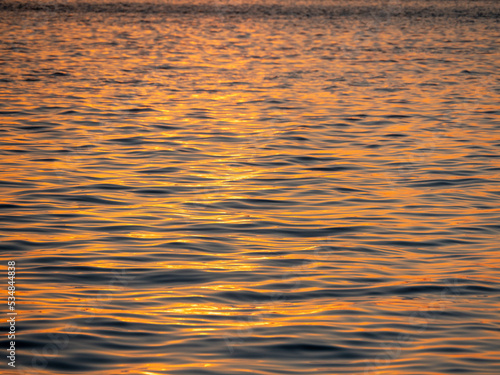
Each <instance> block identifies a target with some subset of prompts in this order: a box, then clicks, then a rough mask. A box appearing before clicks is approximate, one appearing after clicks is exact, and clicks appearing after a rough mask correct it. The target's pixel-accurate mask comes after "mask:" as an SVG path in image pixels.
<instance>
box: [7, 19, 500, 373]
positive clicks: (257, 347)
mask: <svg viewBox="0 0 500 375" xmlns="http://www.w3.org/2000/svg"><path fill="white" fill-rule="evenodd" d="M101 21H102V22H101ZM160 21H161V20H159V19H156V18H155V17H152V18H151V20H149V21H148V22H144V23H141V22H135V23H130V24H129V23H121V21H117V20H104V19H101V20H100V21H99V22H98V26H99V27H95V26H94V27H93V28H89V24H90V25H93V22H97V21H89V20H87V21H82V20H66V21H57V22H56V21H54V24H50V23H48V24H47V25H38V26H36V25H34V26H33V27H34V29H33V32H32V33H29V32H28V30H22V29H20V28H19V27H16V26H15V25H10V26H11V27H12V29H8V28H6V25H2V29H3V32H5V33H6V35H8V36H9V37H10V38H11V39H10V40H14V41H17V42H16V43H21V44H22V43H24V44H23V45H24V46H26V47H25V48H31V49H33V50H36V51H37V53H36V54H35V53H31V55H30V56H31V57H29V58H28V57H26V56H25V55H23V54H20V53H19V54H18V53H16V52H15V51H14V50H8V49H7V47H9V45H8V42H4V43H3V47H4V49H7V52H8V53H10V55H8V58H9V59H10V60H9V61H11V62H15V63H16V64H10V65H8V66H7V67H6V68H5V70H4V72H3V74H4V75H8V76H9V77H11V78H12V79H13V80H17V81H15V82H16V84H15V85H14V84H13V85H12V86H10V87H7V89H6V90H5V91H3V92H2V99H6V100H5V103H6V104H4V105H3V106H2V110H5V111H14V112H15V113H11V114H9V115H8V119H7V121H6V122H5V123H4V126H5V129H7V130H6V132H4V133H3V134H2V141H3V145H2V151H3V153H2V164H3V166H4V167H3V169H2V171H1V172H0V173H1V181H3V182H6V184H5V185H2V193H3V194H2V200H1V203H2V204H3V205H5V207H6V209H8V210H9V212H8V215H9V216H10V218H11V219H10V220H11V221H5V220H4V224H6V225H5V229H3V230H2V231H1V235H2V237H3V240H4V241H5V242H6V243H7V244H8V245H9V246H12V248H13V249H17V250H15V252H16V253H15V255H13V253H10V254H7V255H2V259H7V257H10V258H12V257H13V256H14V257H15V258H16V261H17V262H19V264H20V267H19V268H20V270H19V285H20V286H19V289H20V292H19V304H18V309H19V311H20V312H21V314H22V320H23V321H24V322H25V323H24V324H25V325H24V332H22V333H21V334H20V335H19V336H20V337H21V339H25V340H26V341H29V340H30V339H31V340H32V342H33V343H34V344H33V346H34V347H36V348H38V349H39V350H42V349H43V348H44V341H43V340H44V339H45V338H46V337H48V335H49V334H54V333H57V334H59V335H62V336H61V337H63V338H66V339H67V340H68V342H69V343H68V344H64V345H62V344H61V346H60V347H59V349H57V350H55V351H52V352H50V351H47V352H48V353H47V354H43V358H44V360H45V361H46V363H47V364H46V367H44V368H38V369H35V370H34V369H33V368H30V367H29V366H30V365H29V364H24V366H25V371H27V373H30V371H36V372H34V373H46V374H49V373H51V374H52V373H54V374H55V373H64V372H65V371H66V370H67V369H65V368H64V366H62V367H51V365H50V363H51V361H62V362H63V363H64V362H65V361H66V362H71V361H75V363H76V365H75V366H77V367H78V366H83V365H86V363H85V362H88V361H87V360H79V358H80V357H78V356H79V355H80V356H82V358H86V357H85V356H87V357H90V358H92V356H93V355H94V356H96V358H97V362H96V363H97V365H96V366H95V367H92V366H90V367H89V368H88V369H87V370H85V371H87V372H89V373H90V372H95V373H99V374H110V375H111V374H117V373H126V374H155V375H156V374H171V373H197V372H198V371H201V370H202V369H209V370H211V371H212V372H210V373H209V374H213V373H215V374H236V373H238V374H242V373H255V374H278V373H280V374H281V373H285V372H286V371H291V372H297V371H300V372H302V371H304V369H307V371H308V373H311V374H332V373H337V372H336V371H338V369H342V368H344V367H342V366H345V368H348V370H349V371H350V372H351V373H361V372H363V371H365V367H366V366H367V363H368V364H375V365H374V366H375V367H376V372H373V373H377V374H413V373H415V371H416V370H415V369H414V368H412V367H411V365H415V366H417V368H418V365H419V364H420V365H421V364H422V363H425V361H427V360H428V358H431V357H432V358H434V357H436V358H434V359H433V361H436V362H437V363H440V364H443V363H444V364H446V363H447V361H452V362H451V363H455V362H453V361H454V360H455V359H461V358H462V359H463V361H462V362H460V363H461V364H462V365H463V366H469V367H470V368H472V369H476V370H477V367H474V366H476V365H475V364H474V363H473V362H472V361H469V358H470V357H471V356H474V357H475V358H476V359H482V360H486V359H490V360H494V358H495V355H497V354H498V350H492V349H491V348H492V345H491V344H490V343H491V342H492V340H497V339H498V333H497V332H496V331H494V330H492V329H491V327H496V326H497V325H498V323H499V322H498V315H496V314H495V313H497V311H498V310H497V309H498V303H497V302H496V301H494V300H493V299H488V298H487V296H488V294H491V295H494V293H497V291H498V287H497V286H498V285H499V284H498V283H499V277H498V276H497V271H498V268H499V258H500V257H499V253H498V250H497V249H496V247H495V246H496V245H497V242H498V232H497V231H495V228H493V226H494V225H495V221H493V220H494V218H495V217H496V216H498V209H497V207H496V206H495V205H494V202H495V196H494V194H497V192H496V190H497V187H496V186H495V185H494V182H498V180H499V177H500V176H499V173H498V170H499V162H498V158H494V157H490V156H491V155H494V152H495V150H496V151H497V149H495V146H496V147H498V140H499V138H498V137H497V135H498V129H497V127H494V126H493V124H494V121H495V120H497V119H498V106H495V105H493V104H492V103H494V101H493V100H492V98H498V94H497V91H495V90H494V89H493V88H492V85H491V84H485V81H486V80H488V81H489V82H491V81H492V80H493V78H494V77H496V75H497V74H498V70H495V69H496V68H498V62H497V61H499V60H498V59H495V57H497V56H498V48H494V47H492V46H491V44H492V40H493V37H492V35H493V33H494V32H493V31H491V30H488V29H487V27H486V26H484V25H483V26H481V24H479V25H476V28H477V29H471V30H470V32H471V33H475V34H474V36H475V37H476V38H473V39H474V40H475V42H474V43H472V42H471V43H472V44H466V46H465V47H460V48H469V50H470V51H469V52H468V55H466V54H464V55H454V54H453V52H452V51H450V50H449V49H447V48H448V44H449V43H451V44H452V46H453V47H454V48H459V46H460V45H461V44H462V43H465V42H461V41H458V39H457V38H455V39H453V38H452V37H451V36H450V35H448V34H447V35H445V36H443V34H442V33H441V31H443V29H446V28H447V27H448V28H449V27H452V26H450V25H446V23H444V24H443V25H440V24H438V25H435V27H436V30H431V31H428V30H425V28H423V26H419V25H418V24H417V25H406V24H405V23H404V21H401V22H403V23H402V24H401V25H400V26H397V25H396V26H395V25H387V26H386V29H384V28H383V26H380V27H382V29H378V30H377V31H373V27H374V25H371V26H370V25H368V26H367V25H366V24H365V23H363V22H356V23H355V27H351V26H352V25H345V24H335V23H330V22H327V21H324V22H327V23H326V24H314V23H311V22H309V21H305V20H302V21H300V22H299V21H297V23H296V24H295V23H293V24H289V23H287V22H286V21H285V20H280V19H272V20H269V22H268V23H264V22H263V21H262V20H259V19H246V20H245V21H242V22H241V23H236V22H235V23H230V24H229V25H220V24H218V23H217V22H215V21H214V20H213V19H210V18H206V19H205V18H203V19H196V20H189V19H185V18H182V17H181V18H179V19H176V20H175V21H176V22H171V23H168V22H167V23H165V22H163V21H161V22H160ZM443 22H444V21H443ZM407 27H408V28H410V30H409V31H404V32H402V31H401V30H403V29H405V30H406V28H407ZM462 27H466V26H462ZM483 28H486V30H484V29H483ZM16 33H17V34H16ZM360 35H361V36H360ZM362 35H364V37H363V36H362ZM23 37H26V38H28V39H26V40H25V41H24V42H22V40H23ZM447 37H448V38H449V39H451V41H447ZM50 38H52V43H51V42H49V39H50ZM411 38H416V39H417V40H418V41H419V43H420V44H421V46H420V47H419V46H412V47H408V45H407V44H408V43H410V42H411ZM6 40H8V39H7V38H6ZM12 43H14V42H12ZM395 45H396V46H398V45H399V46H403V47H402V48H403V51H397V50H396V48H395V47H394V46H395ZM410 45H412V44H410ZM405 46H406V47H405ZM429 46H432V48H430V47H429ZM478 46H483V47H484V48H489V50H490V52H489V54H484V55H480V54H479V53H478V51H477V50H476V49H477V48H479V47H478ZM13 48H14V47H13ZM346 48H349V49H352V50H353V51H352V53H347V50H346ZM9 51H10V52H9ZM467 56H469V57H470V58H467ZM14 65H16V66H17V68H15V67H13V66H14ZM63 70H64V71H65V72H66V73H67V74H68V75H67V76H61V75H59V76H57V75H56V76H51V75H50V74H53V73H54V72H55V71H56V72H60V71H63ZM464 70H466V71H469V72H479V73H476V74H475V75H474V74H468V73H464ZM25 76H29V77H32V78H33V77H34V76H40V77H42V78H41V80H40V81H25V80H23V77H25ZM55 77H58V78H55ZM471 77H472V78H471ZM478 77H479V78H478ZM484 77H487V78H486V79H485V78H484ZM488 77H489V78H488ZM28 82H31V83H28ZM466 94H467V95H469V96H468V97H467V100H468V104H470V106H468V105H467V103H465V104H464V100H465V99H464V98H463V97H464V96H466ZM460 106H465V107H466V108H467V110H466V111H463V110H462V109H461V107H460ZM16 111H17V112H16ZM495 111H496V112H495ZM37 127H41V128H37ZM495 142H496V143H495ZM18 151H22V152H18ZM467 179H470V180H467ZM464 180H465V181H464ZM9 183H10V185H9ZM16 183H17V185H16ZM8 205H14V206H12V207H10V206H8ZM14 219H16V220H14ZM496 229H498V228H496ZM449 279H454V280H456V279H458V285H455V286H452V287H450V286H449V285H448V284H447V283H446V280H449ZM470 286H472V287H476V289H472V291H471V289H470V288H469V289H467V288H468V287H470ZM412 288H413V289H412ZM419 288H420V289H419ZM481 288H482V289H481ZM488 288H489V289H488ZM415 312H423V313H425V314H420V315H418V314H417V316H415ZM447 314H449V315H450V316H449V317H448V315H447ZM42 323H43V324H42ZM474 324H480V325H481V328H480V329H478V330H474V329H472V328H470V327H469V328H467V327H468V325H469V326H470V325H474ZM462 325H463V326H464V327H465V328H464V327H462ZM457 331H459V332H458V333H457ZM387 332H389V333H387ZM461 332H466V334H468V335H469V337H462V336H460V335H462V333H461ZM398 333H403V334H406V335H407V336H406V337H410V339H407V340H406V341H405V340H402V339H399V343H398V339H397V337H398V335H397V334H398ZM78 335H82V336H78ZM391 335H392V336H391ZM466 338H468V339H471V338H472V339H474V340H476V342H474V340H469V341H465V339H466ZM204 340H206V341H204ZM210 340H212V341H210ZM217 340H218V341H217ZM289 343H292V344H293V343H295V344H296V346H293V345H292V346H290V347H288V349H286V348H287V346H286V345H287V344H289ZM304 343H305V344H304ZM384 343H385V345H386V346H388V347H389V348H390V349H393V350H396V349H397V350H399V352H398V353H399V354H397V355H396V354H395V355H393V356H392V358H391V359H390V360H389V361H385V360H380V361H379V360H377V358H378V357H377V355H380V352H382V353H383V350H384V349H383V348H382V349H381V346H383V345H384ZM302 344H304V345H302ZM306 344H307V345H311V346H312V345H313V344H314V345H317V346H318V347H320V348H319V349H318V348H317V347H314V346H312V349H311V347H308V346H307V345H306ZM403 344H404V345H403ZM301 345H302V346H301ZM321 345H323V347H321ZM328 345H330V346H331V348H330V349H328V350H327V349H325V347H327V346H328ZM450 345H451V346H454V347H455V348H458V349H460V350H462V351H463V352H465V354H461V353H454V352H452V351H445V350H444V349H443V347H445V346H450ZM282 346H283V347H284V348H285V349H283V347H282ZM27 348H28V345H27V346H26V349H25V348H24V347H20V349H19V351H20V352H22V353H23V355H24V356H26V358H29V357H30V356H31V357H32V356H33V355H34V354H33V352H30V351H29V350H28V349H27ZM339 348H340V349H339ZM394 348H396V349H394ZM287 350H288V351H287ZM314 350H317V351H318V352H319V354H318V352H314ZM339 350H345V354H336V353H338V351H339ZM322 351H323V352H322ZM325 353H326V354H325ZM342 353H344V352H342ZM84 355H85V356H84ZM99 355H102V357H99ZM131 357H132V358H136V359H137V358H139V360H138V361H135V362H134V361H129V359H130V358H131ZM103 358H112V359H113V360H112V361H111V362H106V361H105V360H104V359H103ZM141 358H142V361H141V360H140V359H141ZM99 361H102V363H101V362H99ZM440 361H441V362H440ZM464 361H465V362H464ZM26 363H28V362H26ZM52 363H54V362H52ZM464 363H465V364H464ZM476 363H478V362H476ZM307 364H309V365H310V368H306V367H304V366H305V365H307ZM99 366H101V367H99ZM443 366H444V367H442V368H444V371H441V370H440V368H441V367H440V368H436V370H435V371H432V372H431V370H429V371H427V370H425V371H427V372H425V373H432V374H446V373H448V372H447V368H446V366H445V365H443ZM450 366H452V365H450ZM450 368H451V367H450ZM181 370H184V371H186V372H180V371H181ZM448 370H449V369H448ZM176 371H179V372H176ZM449 371H451V370H449ZM200 373H201V372H200Z"/></svg>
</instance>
